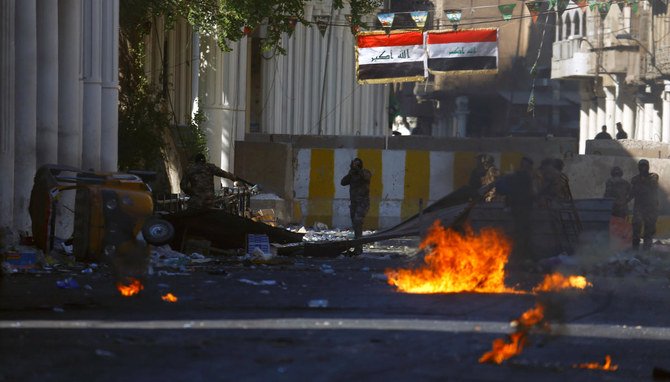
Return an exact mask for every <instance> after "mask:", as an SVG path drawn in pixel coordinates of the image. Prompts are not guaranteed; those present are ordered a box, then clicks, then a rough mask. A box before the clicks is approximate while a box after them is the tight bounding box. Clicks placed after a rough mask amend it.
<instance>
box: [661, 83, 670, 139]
mask: <svg viewBox="0 0 670 382" xmlns="http://www.w3.org/2000/svg"><path fill="white" fill-rule="evenodd" d="M663 83H664V84H665V89H664V90H663V93H662V95H661V100H662V103H663V116H662V118H663V122H662V128H661V138H662V142H663V143H670V81H667V80H666V81H663Z"/></svg>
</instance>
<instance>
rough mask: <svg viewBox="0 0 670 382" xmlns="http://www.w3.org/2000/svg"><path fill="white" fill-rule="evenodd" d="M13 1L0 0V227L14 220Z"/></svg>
mask: <svg viewBox="0 0 670 382" xmlns="http://www.w3.org/2000/svg"><path fill="white" fill-rule="evenodd" d="M14 1H15V0H3V1H1V2H0V52H2V54H1V55H0V177H2V181H0V228H5V227H11V226H12V225H13V223H14V125H15V122H14V118H15V117H14V116H15V113H14V112H15V110H14V107H15V104H14V97H15V94H14V75H15V65H14V59H15V45H14V41H15V40H14V38H15V31H14V25H15V10H16V6H15V3H14ZM19 1H21V0H19Z"/></svg>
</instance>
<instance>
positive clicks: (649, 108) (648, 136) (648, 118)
mask: <svg viewBox="0 0 670 382" xmlns="http://www.w3.org/2000/svg"><path fill="white" fill-rule="evenodd" d="M655 113H656V110H654V104H653V103H651V102H645V103H644V137H643V138H642V139H644V140H645V141H653V140H654V114H655Z"/></svg>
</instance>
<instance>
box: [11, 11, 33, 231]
mask: <svg viewBox="0 0 670 382" xmlns="http://www.w3.org/2000/svg"><path fill="white" fill-rule="evenodd" d="M15 36H16V62H17V63H18V65H16V67H15V70H16V82H15V84H14V85H15V94H16V103H15V105H14V106H15V109H14V110H15V113H16V114H15V118H16V119H15V120H16V125H15V136H14V153H15V157H14V158H15V159H14V160H15V162H14V226H15V228H16V229H18V230H20V231H29V230H30V216H29V215H28V203H29V200H30V191H31V189H32V186H33V177H34V176H35V170H36V143H37V119H36V114H37V103H36V98H37V6H36V0H21V1H17V2H16V35H15Z"/></svg>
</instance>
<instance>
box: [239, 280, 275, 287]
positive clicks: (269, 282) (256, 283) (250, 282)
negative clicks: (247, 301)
mask: <svg viewBox="0 0 670 382" xmlns="http://www.w3.org/2000/svg"><path fill="white" fill-rule="evenodd" d="M237 281H239V282H241V283H244V284H249V285H270V286H271V285H277V282H276V281H275V280H261V281H254V280H249V279H238V280H237Z"/></svg>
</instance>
